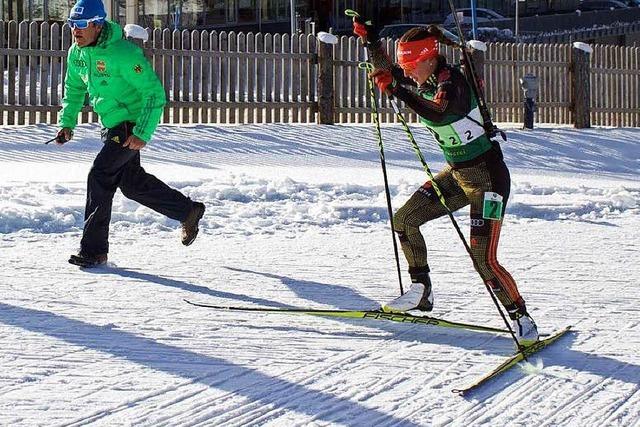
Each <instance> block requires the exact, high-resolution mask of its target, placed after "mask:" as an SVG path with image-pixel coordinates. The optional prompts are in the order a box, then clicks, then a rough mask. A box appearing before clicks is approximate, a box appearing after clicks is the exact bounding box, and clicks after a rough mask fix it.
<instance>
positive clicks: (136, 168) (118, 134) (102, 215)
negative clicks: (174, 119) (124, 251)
mask: <svg viewBox="0 0 640 427" xmlns="http://www.w3.org/2000/svg"><path fill="white" fill-rule="evenodd" d="M134 126H135V124H134V123H130V122H124V123H121V124H119V125H118V126H116V127H113V128H111V129H106V128H104V129H102V133H101V137H102V143H103V144H104V145H103V147H102V150H100V153H98V155H97V156H96V158H95V160H94V161H93V166H92V167H91V171H90V172H89V177H88V179H87V204H86V207H85V211H84V231H83V234H82V241H81V242H80V251H81V253H83V254H86V255H99V254H106V253H108V252H109V222H110V221H111V205H112V202H113V195H114V194H115V192H116V189H118V188H120V191H122V194H123V195H124V196H125V197H127V198H129V199H131V200H135V201H136V202H138V203H140V204H142V205H144V206H147V207H148V208H151V209H153V210H154V211H156V212H159V213H161V214H163V215H166V216H168V217H169V218H172V219H175V220H177V221H180V222H182V221H184V220H185V219H186V218H187V215H188V214H189V211H190V210H191V207H192V205H193V202H192V201H191V199H189V198H188V197H186V196H185V195H183V194H182V193H180V192H179V191H177V190H174V189H172V188H171V187H169V186H168V185H167V184H165V183H164V182H162V181H160V180H159V179H158V178H156V177H155V176H153V175H151V174H149V173H147V172H145V170H144V169H143V168H142V167H141V166H140V151H137V150H131V149H129V148H128V147H123V144H124V142H125V141H126V139H127V137H129V135H131V131H132V129H133V127H134Z"/></svg>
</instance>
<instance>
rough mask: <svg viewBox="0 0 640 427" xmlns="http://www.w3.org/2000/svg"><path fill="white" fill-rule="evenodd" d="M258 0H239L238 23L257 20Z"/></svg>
mask: <svg viewBox="0 0 640 427" xmlns="http://www.w3.org/2000/svg"><path fill="white" fill-rule="evenodd" d="M257 21H258V17H257V15H256V0H239V1H238V23H243V22H251V23H253V22H257Z"/></svg>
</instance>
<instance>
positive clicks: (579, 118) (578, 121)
mask: <svg viewBox="0 0 640 427" xmlns="http://www.w3.org/2000/svg"><path fill="white" fill-rule="evenodd" d="M591 52H593V49H592V48H591V46H589V45H588V44H586V43H581V42H575V43H573V49H572V52H571V66H570V72H571V85H572V89H573V91H572V93H573V99H572V105H573V125H574V127H575V128H577V129H582V128H588V127H591V109H590V93H591V83H590V75H589V74H590V70H589V55H590V54H591Z"/></svg>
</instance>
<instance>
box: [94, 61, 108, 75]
mask: <svg viewBox="0 0 640 427" xmlns="http://www.w3.org/2000/svg"><path fill="white" fill-rule="evenodd" d="M96 70H98V72H99V73H104V72H105V71H107V64H105V62H104V61H103V60H102V59H98V60H97V61H96Z"/></svg>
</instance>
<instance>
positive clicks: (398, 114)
mask: <svg viewBox="0 0 640 427" xmlns="http://www.w3.org/2000/svg"><path fill="white" fill-rule="evenodd" d="M389 99H390V100H391V105H392V106H393V111H394V112H395V113H396V117H397V118H398V120H399V121H400V123H402V127H403V128H404V131H405V133H406V134H407V137H408V138H409V141H410V142H411V145H412V146H413V150H414V151H415V153H416V156H417V157H418V159H419V160H420V163H421V164H422V168H423V169H424V171H425V172H426V173H427V176H428V177H429V179H430V180H431V184H432V186H433V189H434V190H435V192H436V195H437V196H438V199H439V200H440V203H441V204H442V206H443V207H444V209H445V211H446V212H447V216H448V217H449V219H450V220H451V223H452V224H453V228H455V230H456V232H457V233H458V236H459V237H460V240H462V244H463V245H464V248H465V249H466V250H467V253H468V254H469V256H470V257H471V262H472V263H473V268H475V270H476V271H477V272H478V274H480V267H479V266H478V263H477V262H476V259H475V258H474V256H473V252H472V251H471V247H470V246H469V243H467V239H466V238H465V237H464V234H462V231H461V230H460V226H459V225H458V222H457V221H456V219H455V218H454V217H453V213H452V212H451V209H449V207H448V206H447V203H446V201H445V198H444V196H443V195H442V192H441V191H440V188H439V187H438V184H437V183H436V180H435V178H434V176H433V173H431V169H430V168H429V164H428V163H427V161H426V160H425V159H424V156H423V155H422V151H421V150H420V147H419V146H418V143H417V142H416V140H415V138H414V137H413V132H411V129H410V128H409V125H408V124H407V121H406V120H405V118H404V116H403V115H402V112H401V111H400V108H398V104H397V103H396V100H395V99H394V98H393V97H389ZM480 279H481V280H482V282H483V283H484V285H485V287H486V288H487V291H488V292H489V295H490V296H491V299H492V300H493V303H494V304H495V306H496V308H497V309H498V313H500V317H502V320H503V321H504V323H505V325H506V326H507V329H508V330H509V334H511V338H513V341H515V343H516V347H517V348H518V350H522V349H523V348H524V347H523V346H521V345H520V343H519V342H518V339H517V338H516V334H515V332H513V328H511V325H510V324H509V321H508V320H507V317H506V316H505V315H504V313H503V311H502V308H501V307H500V303H499V302H498V299H497V298H496V296H495V295H494V293H493V291H492V290H491V288H490V287H489V285H488V284H487V283H486V282H485V281H484V279H482V275H480ZM525 360H527V358H526V356H525Z"/></svg>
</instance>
